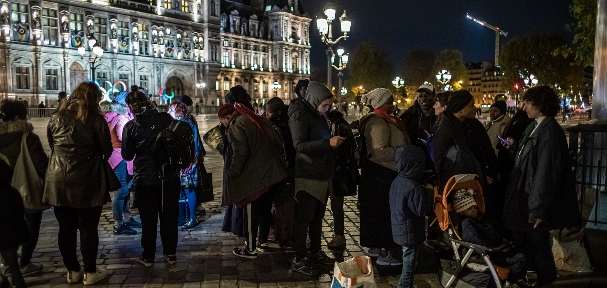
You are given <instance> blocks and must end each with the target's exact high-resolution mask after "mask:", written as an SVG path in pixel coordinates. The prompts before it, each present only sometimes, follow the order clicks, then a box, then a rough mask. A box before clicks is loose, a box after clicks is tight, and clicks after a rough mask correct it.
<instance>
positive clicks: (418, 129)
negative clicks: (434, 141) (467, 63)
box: [400, 83, 438, 149]
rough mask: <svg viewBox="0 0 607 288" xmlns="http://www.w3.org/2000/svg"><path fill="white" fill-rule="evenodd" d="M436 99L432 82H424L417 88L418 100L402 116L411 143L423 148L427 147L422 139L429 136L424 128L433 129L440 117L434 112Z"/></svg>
mask: <svg viewBox="0 0 607 288" xmlns="http://www.w3.org/2000/svg"><path fill="white" fill-rule="evenodd" d="M434 99H435V93H434V86H433V85H432V84H430V83H424V84H423V85H421V86H419V88H418V89H417V100H416V101H415V103H413V105H412V106H411V107H409V108H408V109H407V110H405V112H404V113H403V114H402V115H401V116H400V118H401V119H402V120H403V121H404V122H405V127H406V128H407V134H408V135H409V137H410V138H411V143H413V145H415V146H417V147H420V148H422V149H425V145H423V143H422V142H423V141H422V140H424V141H425V140H426V138H428V135H427V134H426V132H424V130H425V131H433V127H434V124H435V123H436V121H437V120H436V119H437V118H438V117H437V115H436V114H435V113H434V103H435V102H434V101H435V100H434ZM420 139H422V140H420Z"/></svg>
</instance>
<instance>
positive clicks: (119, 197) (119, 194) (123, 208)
mask: <svg viewBox="0 0 607 288" xmlns="http://www.w3.org/2000/svg"><path fill="white" fill-rule="evenodd" d="M114 173H116V177H118V180H119V181H120V184H122V187H120V189H118V190H116V191H114V199H113V200H112V212H113V214H114V220H116V221H122V220H123V215H124V214H128V213H129V206H130V203H129V190H130V189H131V184H133V179H129V173H128V170H127V169H126V160H122V162H120V164H118V165H117V166H116V168H114Z"/></svg>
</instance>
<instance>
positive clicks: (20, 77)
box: [15, 67, 30, 89]
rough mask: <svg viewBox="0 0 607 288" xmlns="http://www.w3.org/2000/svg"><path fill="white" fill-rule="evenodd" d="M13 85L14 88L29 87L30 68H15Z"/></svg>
mask: <svg viewBox="0 0 607 288" xmlns="http://www.w3.org/2000/svg"><path fill="white" fill-rule="evenodd" d="M15 76H16V77H15V87H16V89H30V68H29V67H16V68H15Z"/></svg>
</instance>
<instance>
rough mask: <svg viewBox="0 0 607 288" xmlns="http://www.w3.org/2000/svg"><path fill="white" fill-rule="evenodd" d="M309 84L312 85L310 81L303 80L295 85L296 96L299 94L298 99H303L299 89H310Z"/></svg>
mask: <svg viewBox="0 0 607 288" xmlns="http://www.w3.org/2000/svg"><path fill="white" fill-rule="evenodd" d="M308 84H310V80H308V79H303V80H299V81H298V82H297V85H295V91H293V92H295V94H297V96H298V97H301V95H299V88H301V87H308Z"/></svg>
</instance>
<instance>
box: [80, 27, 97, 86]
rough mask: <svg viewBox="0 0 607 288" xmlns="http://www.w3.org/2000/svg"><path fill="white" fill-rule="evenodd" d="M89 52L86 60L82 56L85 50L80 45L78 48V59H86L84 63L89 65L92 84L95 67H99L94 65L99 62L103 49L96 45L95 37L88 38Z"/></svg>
mask: <svg viewBox="0 0 607 288" xmlns="http://www.w3.org/2000/svg"><path fill="white" fill-rule="evenodd" d="M88 44H89V51H90V55H89V57H88V58H85V57H84V54H85V53H86V48H85V47H84V45H80V47H78V54H80V58H82V59H86V61H88V62H89V64H90V65H91V73H92V76H91V79H92V80H93V82H95V69H97V66H99V65H95V64H96V63H97V62H99V60H101V56H103V48H101V46H99V44H98V43H97V39H95V37H90V38H89V43H88Z"/></svg>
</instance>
